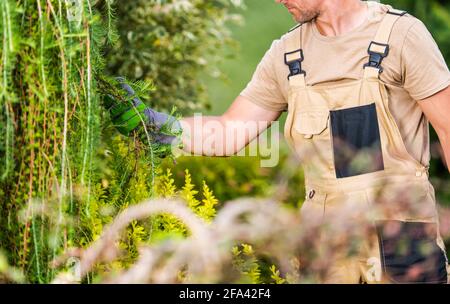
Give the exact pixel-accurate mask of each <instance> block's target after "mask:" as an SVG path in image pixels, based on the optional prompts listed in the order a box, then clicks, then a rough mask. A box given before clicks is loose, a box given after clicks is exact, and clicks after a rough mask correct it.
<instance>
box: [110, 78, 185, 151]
mask: <svg viewBox="0 0 450 304" xmlns="http://www.w3.org/2000/svg"><path fill="white" fill-rule="evenodd" d="M117 81H118V82H119V84H120V86H121V88H122V89H123V90H124V91H125V92H126V93H127V95H128V99H130V98H132V99H131V100H130V101H129V100H127V101H122V100H116V99H115V98H114V97H112V96H111V95H106V96H105V100H104V106H105V107H106V108H107V109H108V111H109V113H110V116H111V121H112V123H113V124H114V126H115V127H116V128H117V130H118V131H119V132H120V133H122V134H123V135H125V136H129V135H130V134H131V133H132V132H133V131H138V130H139V129H140V128H143V127H144V125H145V126H149V130H148V131H149V133H151V134H152V135H153V138H154V140H155V141H157V142H159V143H161V144H171V143H172V141H173V140H174V139H175V138H176V136H172V135H167V134H163V133H161V132H159V131H160V129H161V127H162V126H163V125H164V124H166V123H167V124H168V126H171V131H172V132H178V131H180V130H181V125H180V123H179V122H178V120H177V119H176V118H175V117H173V116H171V115H168V114H165V113H160V112H157V111H154V110H153V109H151V108H149V107H147V106H146V105H145V104H144V103H143V102H142V101H141V100H140V99H139V98H138V97H135V92H134V90H133V89H132V88H131V87H130V86H129V85H127V84H126V83H125V80H124V79H123V78H119V77H118V78H117ZM155 128H156V130H154V129H155Z"/></svg>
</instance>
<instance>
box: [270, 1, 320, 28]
mask: <svg viewBox="0 0 450 304" xmlns="http://www.w3.org/2000/svg"><path fill="white" fill-rule="evenodd" d="M276 2H278V3H281V4H283V5H284V6H285V7H286V8H287V9H288V10H289V13H291V15H292V16H293V17H294V19H295V21H297V22H299V23H303V22H308V21H311V20H312V19H314V18H316V17H318V16H319V15H320V12H321V8H322V5H323V2H327V0H276Z"/></svg>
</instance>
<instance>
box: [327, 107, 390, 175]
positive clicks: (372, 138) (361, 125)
mask: <svg viewBox="0 0 450 304" xmlns="http://www.w3.org/2000/svg"><path fill="white" fill-rule="evenodd" d="M330 119H331V130H332V135H333V152H334V165H335V170H336V177H337V178H343V177H350V176H355V175H360V174H366V173H371V172H375V171H380V170H383V169H384V165H383V154H382V152H381V141H380V130H379V128H378V119H377V111H376V107H375V104H370V105H366V106H360V107H354V108H350V109H344V110H336V111H330Z"/></svg>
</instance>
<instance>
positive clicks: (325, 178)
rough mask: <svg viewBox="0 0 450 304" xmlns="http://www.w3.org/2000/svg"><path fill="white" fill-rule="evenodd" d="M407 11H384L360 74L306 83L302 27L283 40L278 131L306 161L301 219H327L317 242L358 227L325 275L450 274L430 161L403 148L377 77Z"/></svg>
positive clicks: (408, 277)
mask: <svg viewBox="0 0 450 304" xmlns="http://www.w3.org/2000/svg"><path fill="white" fill-rule="evenodd" d="M404 14H405V12H402V11H398V10H390V11H389V12H388V13H386V16H385V17H384V19H383V20H382V22H381V24H380V27H379V29H378V32H377V34H376V37H375V38H374V40H373V41H372V42H371V43H370V46H369V49H368V51H369V55H370V58H369V63H367V64H365V65H364V67H361V69H362V70H361V72H362V74H363V77H362V78H361V79H359V80H345V81H339V82H333V83H326V84H319V85H314V86H310V85H306V82H305V76H306V73H307V71H306V72H305V71H303V70H302V67H301V63H302V61H303V52H302V47H301V31H302V26H299V27H298V28H296V29H295V30H293V31H292V32H291V33H290V34H289V35H288V36H287V39H286V44H285V47H286V54H285V63H286V65H287V66H288V67H289V71H290V74H289V77H288V78H289V101H288V116H287V120H286V125H285V129H284V133H285V137H286V139H287V141H288V143H289V144H290V146H291V147H292V148H293V149H294V150H295V152H296V153H297V154H298V156H299V158H300V160H301V162H302V166H303V168H304V173H305V186H306V193H307V195H306V200H305V202H304V204H303V205H302V210H301V213H302V216H303V218H304V219H305V220H315V221H317V220H319V221H322V222H323V223H324V226H325V225H328V226H327V229H324V232H322V233H321V235H320V236H318V237H319V239H320V240H323V241H324V242H326V241H328V242H330V241H332V242H336V239H343V240H345V239H346V237H347V236H346V234H355V232H358V231H359V230H360V232H361V233H364V237H363V238H362V239H363V241H362V242H359V243H356V245H355V243H354V242H352V241H351V240H350V239H348V238H347V241H348V242H349V243H351V245H348V246H350V247H351V250H343V252H344V251H346V253H345V254H342V255H341V256H340V255H339V254H338V255H337V258H335V260H334V262H333V263H332V264H331V265H330V267H328V269H327V275H326V276H325V277H324V278H322V281H323V282H329V283H358V282H365V283H376V282H402V283H403V282H408V283H411V282H413V283H422V282H424V283H446V282H447V280H448V278H447V269H446V267H447V264H448V261H447V257H446V255H445V247H444V244H443V241H442V239H441V237H440V235H439V229H438V227H439V224H438V216H437V211H436V206H435V197H434V189H433V187H432V185H431V184H430V182H429V180H428V168H426V167H424V166H423V165H422V164H421V163H420V162H418V161H417V160H415V159H414V158H413V157H412V156H411V155H410V154H409V153H408V152H407V150H406V148H405V145H404V142H403V140H402V137H401V135H400V132H399V128H398V126H397V125H396V122H395V120H394V118H393V116H392V114H391V113H390V111H389V107H388V104H389V102H390V100H389V98H388V94H387V91H386V87H385V85H384V84H383V82H381V81H380V79H379V74H380V73H381V72H382V66H381V63H382V60H383V58H385V57H386V56H387V55H388V53H389V45H388V42H389V37H390V35H391V32H392V28H393V26H394V24H395V22H396V21H397V20H398V19H399V18H401V17H402V16H403V15H404ZM305 56H308V54H305ZM324 68H326V66H324ZM306 77H307V76H306ZM336 219H337V220H336ZM367 227H368V228H367ZM340 232H341V234H340ZM347 249H348V248H347Z"/></svg>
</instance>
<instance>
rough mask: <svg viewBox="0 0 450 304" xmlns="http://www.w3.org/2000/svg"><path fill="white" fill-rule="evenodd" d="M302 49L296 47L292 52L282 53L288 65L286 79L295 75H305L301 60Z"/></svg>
mask: <svg viewBox="0 0 450 304" xmlns="http://www.w3.org/2000/svg"><path fill="white" fill-rule="evenodd" d="M303 59H304V57H303V50H302V49H298V50H295V51H292V52H288V53H285V54H284V63H285V64H286V65H287V66H289V71H290V73H289V75H288V79H290V78H291V77H292V76H295V75H300V74H303V75H306V72H305V71H303V70H302V62H303Z"/></svg>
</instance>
